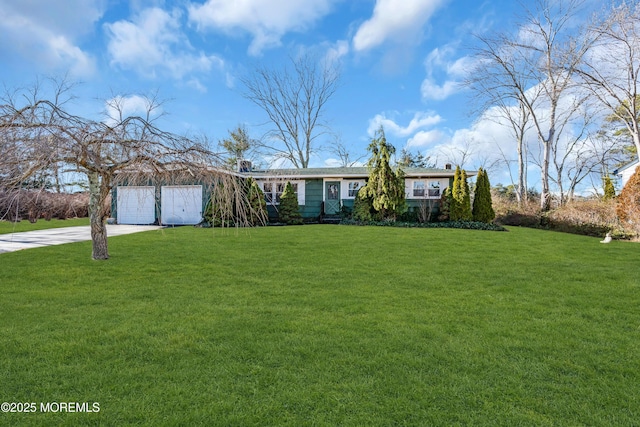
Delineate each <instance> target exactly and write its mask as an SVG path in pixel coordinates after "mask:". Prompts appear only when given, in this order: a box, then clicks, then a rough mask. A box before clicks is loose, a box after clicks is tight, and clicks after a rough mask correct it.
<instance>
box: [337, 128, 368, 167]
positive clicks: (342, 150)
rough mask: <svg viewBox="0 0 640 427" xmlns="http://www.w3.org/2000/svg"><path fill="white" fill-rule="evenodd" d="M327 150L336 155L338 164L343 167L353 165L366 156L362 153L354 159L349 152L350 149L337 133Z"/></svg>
mask: <svg viewBox="0 0 640 427" xmlns="http://www.w3.org/2000/svg"><path fill="white" fill-rule="evenodd" d="M329 152H330V153H332V154H334V155H336V156H337V157H338V160H339V161H340V166H342V167H344V168H349V167H352V166H355V165H357V164H358V162H360V161H361V160H362V159H364V158H365V157H366V156H365V155H362V156H360V157H356V158H355V159H354V158H353V155H352V154H351V151H350V150H349V148H348V147H347V146H346V145H345V144H344V142H343V141H342V138H341V137H340V136H337V135H336V136H335V137H334V140H333V142H332V143H331V146H330V147H329Z"/></svg>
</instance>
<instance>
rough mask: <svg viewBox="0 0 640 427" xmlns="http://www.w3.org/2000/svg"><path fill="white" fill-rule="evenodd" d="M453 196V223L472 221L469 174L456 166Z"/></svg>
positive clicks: (451, 210) (451, 208)
mask: <svg viewBox="0 0 640 427" xmlns="http://www.w3.org/2000/svg"><path fill="white" fill-rule="evenodd" d="M451 196H452V197H451V205H450V207H449V218H450V219H451V220H452V221H470V220H471V219H472V218H473V215H472V214H471V195H470V194H469V184H468V183H467V172H466V171H465V170H464V169H461V168H460V166H456V172H455V175H454V177H453V189H452V190H451Z"/></svg>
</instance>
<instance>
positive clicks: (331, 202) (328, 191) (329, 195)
mask: <svg viewBox="0 0 640 427" xmlns="http://www.w3.org/2000/svg"><path fill="white" fill-rule="evenodd" d="M324 213H325V215H337V214H339V213H340V181H327V182H325V183H324Z"/></svg>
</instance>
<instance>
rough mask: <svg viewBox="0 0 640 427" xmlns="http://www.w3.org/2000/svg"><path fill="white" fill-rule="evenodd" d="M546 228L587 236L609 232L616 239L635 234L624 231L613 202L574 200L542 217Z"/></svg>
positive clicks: (631, 231) (627, 230)
mask: <svg viewBox="0 0 640 427" xmlns="http://www.w3.org/2000/svg"><path fill="white" fill-rule="evenodd" d="M544 219H545V220H543V222H542V223H543V224H544V225H545V226H546V228H549V229H551V230H556V231H564V232H568V233H574V234H584V235H587V236H604V235H605V234H606V233H608V232H611V233H612V235H613V236H614V237H617V238H631V237H633V235H634V234H636V233H635V232H633V230H629V229H625V228H624V227H623V226H622V224H621V223H620V221H619V220H618V217H617V215H616V203H615V201H614V200H599V199H587V200H575V201H572V202H570V203H567V204H566V205H564V206H562V207H559V208H557V209H554V210H552V211H551V212H549V213H548V214H546V215H545V216H544Z"/></svg>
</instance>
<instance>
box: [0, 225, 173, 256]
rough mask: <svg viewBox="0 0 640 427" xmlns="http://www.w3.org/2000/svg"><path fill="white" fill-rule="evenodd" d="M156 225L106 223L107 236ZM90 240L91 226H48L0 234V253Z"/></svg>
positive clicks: (148, 229)
mask: <svg viewBox="0 0 640 427" xmlns="http://www.w3.org/2000/svg"><path fill="white" fill-rule="evenodd" d="M160 228H162V227H160V226H157V225H111V224H108V225H107V236H108V237H113V236H120V235H123V234H132V233H139V232H141V231H150V230H158V229H160ZM86 240H91V228H90V226H88V225H83V226H79V227H64V228H49V229H47V230H37V231H25V232H22V233H10V234H0V254H1V253H3V252H13V251H19V250H21V249H31V248H40V247H42V246H52V245H62V244H65V243H73V242H83V241H86Z"/></svg>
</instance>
